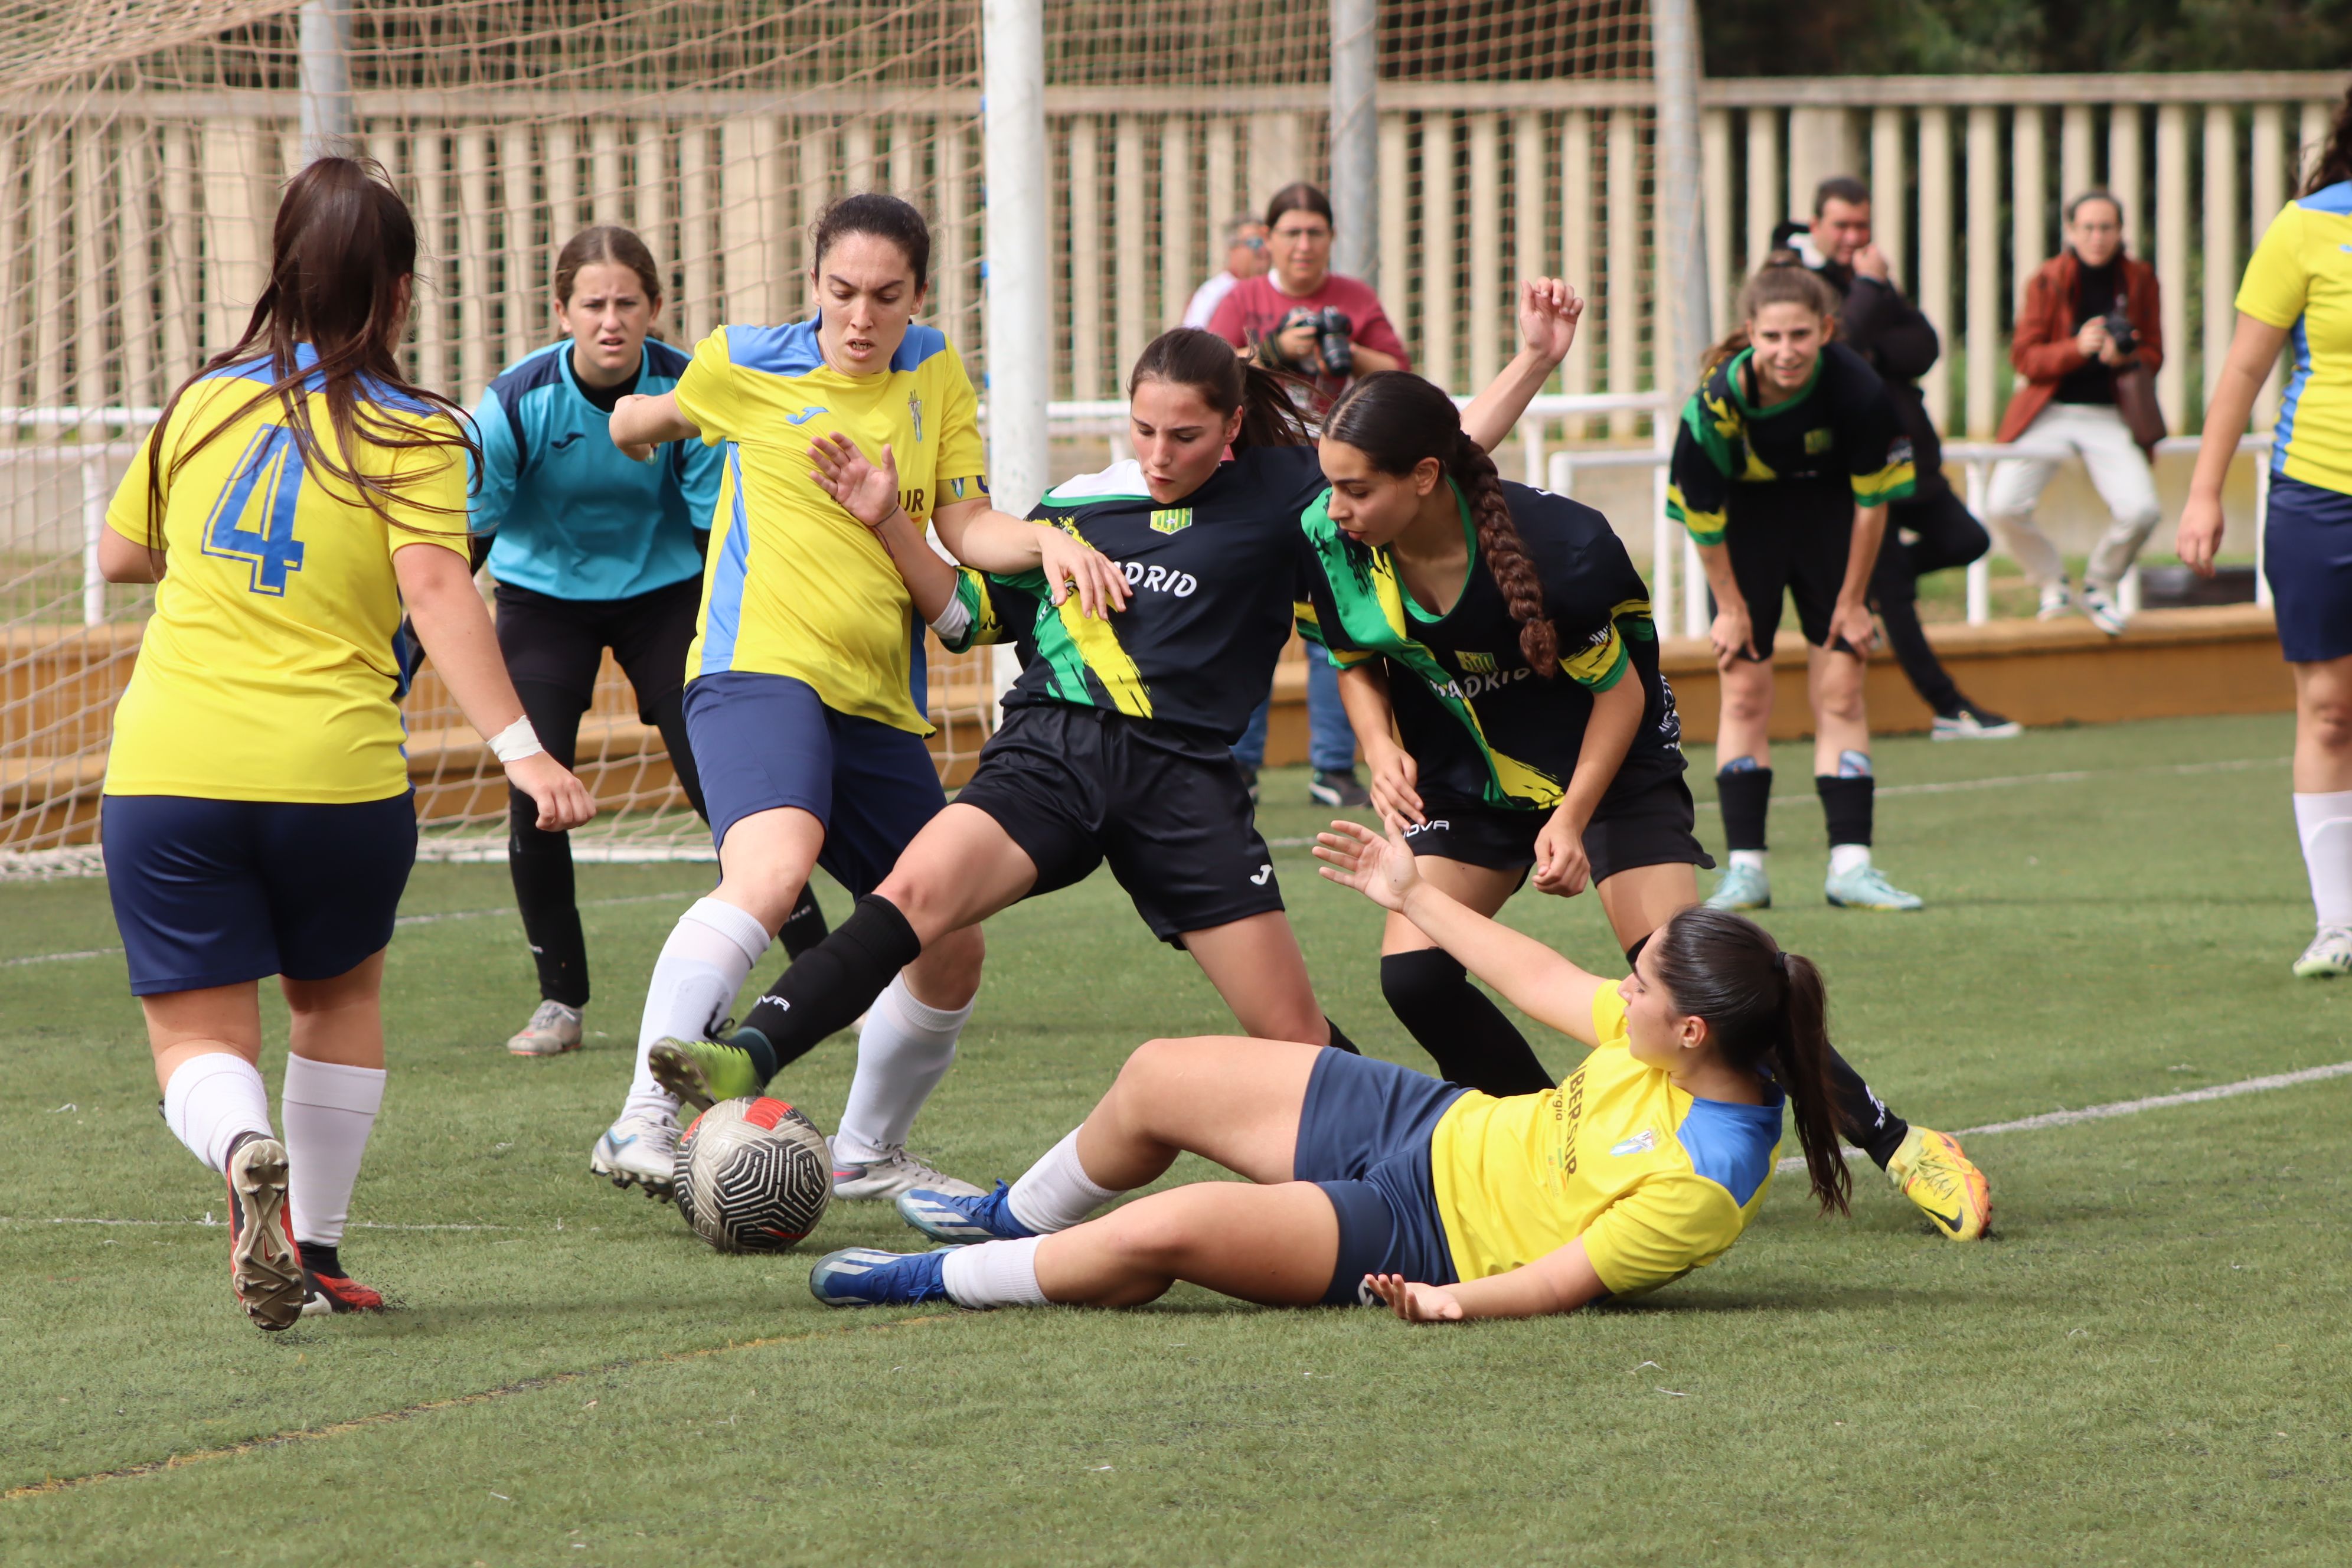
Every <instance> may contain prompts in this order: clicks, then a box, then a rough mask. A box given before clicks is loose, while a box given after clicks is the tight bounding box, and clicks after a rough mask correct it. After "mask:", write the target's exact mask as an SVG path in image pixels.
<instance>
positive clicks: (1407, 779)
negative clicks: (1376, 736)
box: [1364, 742, 1428, 827]
mask: <svg viewBox="0 0 2352 1568" xmlns="http://www.w3.org/2000/svg"><path fill="white" fill-rule="evenodd" d="M1364 762H1365V763H1366V765H1367V768H1368V769H1369V771H1370V773H1371V775H1372V782H1371V786H1370V789H1371V796H1372V809H1373V810H1374V811H1377V812H1379V813H1380V814H1381V820H1382V821H1383V822H1385V821H1388V820H1389V819H1390V818H1391V817H1394V818H1398V819H1401V820H1402V821H1405V822H1409V823H1411V824H1412V826H1415V827H1418V826H1421V825H1422V824H1423V822H1425V821H1427V820H1428V819H1427V818H1426V817H1424V816H1422V815H1421V791H1420V788H1419V787H1418V786H1419V785H1420V784H1421V764H1420V763H1416V762H1414V761H1413V760H1412V752H1408V751H1406V750H1405V749H1404V748H1403V747H1402V746H1400V745H1397V744H1395V743H1394V742H1390V743H1389V744H1386V745H1384V746H1382V747H1381V748H1380V749H1379V750H1378V751H1367V752H1365V753H1364Z"/></svg>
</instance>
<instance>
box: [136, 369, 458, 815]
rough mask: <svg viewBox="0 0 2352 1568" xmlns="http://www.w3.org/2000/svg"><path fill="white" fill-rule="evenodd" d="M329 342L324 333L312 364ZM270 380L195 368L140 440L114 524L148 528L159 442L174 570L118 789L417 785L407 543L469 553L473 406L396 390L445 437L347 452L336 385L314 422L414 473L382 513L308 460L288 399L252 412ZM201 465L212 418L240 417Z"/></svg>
mask: <svg viewBox="0 0 2352 1568" xmlns="http://www.w3.org/2000/svg"><path fill="white" fill-rule="evenodd" d="M316 358H317V356H316V354H315V353H313V352H312V351H311V350H310V347H309V346H308V345H304V346H303V347H302V349H301V350H300V362H299V363H302V364H305V365H308V364H310V363H314V362H315V360H316ZM273 379H275V376H274V373H273V371H272V369H271V367H270V365H269V363H268V361H267V360H263V361H257V362H254V363H245V364H236V365H229V366H226V367H224V368H222V369H220V370H216V371H214V372H212V373H211V374H208V375H205V377H203V378H202V379H200V380H198V381H197V382H195V383H194V384H192V385H191V386H189V388H188V389H187V391H186V392H185V394H184V395H182V396H181V398H180V401H179V404H178V405H177V406H176V407H175V408H173V411H172V418H171V422H170V424H169V425H167V426H165V427H164V429H163V432H162V435H161V437H160V439H159V440H157V441H155V442H152V443H150V442H142V443H141V444H140V447H139V452H138V455H137V456H136V457H135V458H133V459H132V461H131V471H130V472H129V473H128V474H126V475H125V476H124V477H123V480H122V484H121V488H120V489H117V490H116V491H115V494H114V500H113V503H112V504H111V505H110V507H109V508H108V509H107V514H106V521H107V525H108V526H109V527H110V528H111V529H113V530H114V531H115V532H117V533H119V534H121V535H122V536H123V537H124V538H126V539H130V540H132V541H135V542H140V543H146V542H148V541H149V539H150V538H151V533H150V531H149V527H148V517H149V495H150V491H149V482H150V473H151V463H152V462H153V461H154V460H155V458H156V457H157V456H158V455H160V458H161V461H162V463H163V482H162V496H163V501H162V507H163V510H162V522H163V529H162V534H163V545H164V551H165V562H166V571H165V574H164V577H163V582H161V583H160V584H157V585H156V589H155V614H154V616H153V618H152V619H151V620H150V621H149V622H148V623H147V630H146V635H145V638H144V640H143V641H142V644H141V646H140V649H139V662H138V665H137V667H136V668H134V669H133V670H132V671H131V684H130V686H129V688H128V689H126V690H125V691H124V692H123V695H122V701H121V704H120V705H119V706H118V707H117V708H116V709H115V712H114V739H113V745H112V749H111V750H110V752H109V753H108V756H107V766H106V793H107V794H109V795H193V796H196V797H198V798H202V799H209V800H257V801H299V802H312V803H323V804H350V803H354V802H361V801H372V800H382V799H384V798H386V797H388V796H391V795H399V794H401V793H403V792H404V791H405V790H406V789H407V788H408V763H407V760H406V758H405V756H404V754H403V752H402V745H403V742H404V740H405V738H406V737H405V733H404V731H403V729H402V727H401V721H400V710H399V707H398V702H399V699H400V696H401V693H402V691H403V690H404V685H405V682H404V676H403V661H402V658H401V650H400V649H399V647H397V646H396V644H397V639H398V637H399V633H400V616H401V609H400V587H399V583H398V581H397V579H396V578H395V577H394V575H393V569H392V557H393V552H394V551H397V550H403V549H405V548H407V547H409V546H411V545H430V546H433V547H436V548H445V549H448V550H452V551H455V552H457V555H458V557H459V559H461V560H462V559H464V558H465V555H466V459H465V452H464V448H463V447H460V446H458V445H457V444H456V439H457V424H456V421H455V420H453V419H452V418H450V417H449V416H447V415H446V414H444V413H442V412H440V411H439V410H437V409H435V408H433V407H432V406H430V405H425V404H423V403H418V402H415V401H413V400H411V399H408V398H406V397H404V396H400V395H395V394H392V393H390V392H388V391H387V392H383V393H380V394H378V395H374V396H373V397H371V398H369V400H368V404H369V405H368V407H367V408H366V409H365V410H363V411H362V435H364V431H365V426H366V423H367V422H368V421H370V420H373V421H376V422H379V423H391V424H394V425H398V426H407V427H410V428H413V429H416V430H419V431H422V432H427V433H430V434H433V435H436V436H440V437H446V438H447V439H448V440H449V442H450V444H449V445H446V446H429V447H414V448H406V449H403V448H396V447H377V446H368V445H364V444H363V445H362V447H361V449H360V451H359V452H358V454H357V455H356V458H353V456H352V454H348V453H345V452H343V451H342V450H341V446H340V443H339V441H338V439H337V437H336V435H335V431H334V426H333V425H332V423H331V420H330V419H329V417H328V414H327V400H326V396H325V394H324V392H323V391H322V390H320V387H319V385H318V384H317V378H315V377H314V378H313V385H312V386H311V388H310V390H309V391H308V393H307V395H308V397H309V398H310V410H309V412H310V423H311V428H312V430H313V431H314V432H316V435H317V438H318V440H319V443H320V445H321V446H322V447H325V448H326V450H327V452H328V454H329V455H330V456H331V458H333V460H334V461H335V462H336V463H337V464H338V465H339V466H341V467H344V468H357V469H358V471H360V472H362V473H366V474H369V475H372V476H386V477H389V476H395V475H397V476H415V477H413V478H407V479H404V480H403V482H402V484H401V488H400V489H399V490H398V492H397V495H398V499H397V500H394V502H393V503H392V505H391V508H390V510H391V512H392V515H393V518H394V521H395V522H396V523H397V525H398V526H394V525H392V524H387V523H386V522H385V521H383V519H382V518H380V517H378V516H377V515H376V514H375V513H374V512H373V510H370V509H369V508H368V506H367V505H366V504H365V502H363V501H362V500H361V499H360V498H359V497H358V496H357V495H355V494H352V493H351V492H350V487H349V486H347V485H345V484H343V483H341V482H340V481H338V480H335V479H331V478H329V477H327V476H324V475H321V474H317V473H312V472H310V471H308V466H307V465H306V464H305V463H304V461H303V459H302V453H301V449H300V448H299V447H298V446H297V445H296V444H295V440H294V433H293V431H292V430H291V429H289V427H288V426H286V424H285V423H284V419H285V411H284V408H283V406H282V405H280V404H278V402H277V401H276V400H267V401H264V402H263V403H261V404H260V405H259V406H257V407H254V408H250V409H247V410H246V411H244V412H242V413H239V412H238V410H239V408H240V407H241V406H242V405H245V404H247V403H249V402H252V401H253V399H254V397H255V395H257V393H258V392H259V391H260V390H261V389H262V388H263V387H264V386H267V385H268V384H269V383H270V382H271V381H272V380H273ZM224 424H225V427H224V428H222V429H220V430H219V432H218V434H216V435H215V436H214V437H212V439H211V441H210V442H209V443H207V444H206V445H205V447H204V448H203V450H201V451H199V452H196V453H194V456H192V457H190V458H188V460H187V462H186V463H185V465H184V466H180V467H178V471H177V472H174V471H173V468H174V466H175V463H176V460H177V458H178V457H179V455H180V454H181V453H184V452H186V451H187V450H188V449H189V448H190V447H192V446H194V443H195V441H196V440H197V439H198V438H200V437H202V436H203V435H204V434H205V432H206V431H208V430H211V429H213V428H214V427H215V426H224Z"/></svg>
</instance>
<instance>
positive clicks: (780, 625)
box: [677, 318, 988, 735]
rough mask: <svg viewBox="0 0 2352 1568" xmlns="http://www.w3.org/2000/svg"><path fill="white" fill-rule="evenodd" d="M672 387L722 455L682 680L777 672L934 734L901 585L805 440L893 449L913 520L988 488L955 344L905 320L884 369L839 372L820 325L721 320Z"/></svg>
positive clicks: (976, 407)
mask: <svg viewBox="0 0 2352 1568" xmlns="http://www.w3.org/2000/svg"><path fill="white" fill-rule="evenodd" d="M677 406H678V409H679V411H680V412H681V413H683V414H684V415H685V416H687V417H688V418H689V419H691V420H693V421H694V423H695V424H696V425H697V426H700V427H701V430H702V438H703V440H704V441H705V442H707V443H709V444H712V445H717V444H719V443H721V442H723V443H725V444H726V448H727V450H726V458H725V465H724V468H723V469H722V472H721V474H720V478H719V509H718V515H717V516H716V517H715V518H713V519H712V520H711V521H712V527H713V529H714V531H716V532H717V534H718V537H717V538H715V539H713V540H712V542H711V547H710V552H709V560H708V561H707V562H706V563H705V564H704V567H703V576H702V610H701V616H700V619H699V621H698V624H697V626H696V630H695V638H694V645H693V647H690V648H689V649H688V652H687V659H686V671H687V679H689V680H691V679H695V678H696V677H698V676H703V675H714V674H717V673H718V672H719V671H720V670H728V669H741V670H752V671H757V672H760V673H763V674H768V675H786V676H790V677H792V678H793V679H795V680H802V681H805V682H807V683H808V685H809V687H810V688H811V689H814V691H815V692H816V694H817V697H818V699H819V700H821V701H823V702H824V705H825V706H826V707H828V708H830V709H832V710H834V711H835V712H836V713H848V714H855V715H856V716H857V717H859V718H862V719H872V720H875V721H877V722H880V723H884V724H887V725H889V726H890V727H891V728H893V729H897V730H907V731H912V732H913V733H915V734H918V735H928V734H929V733H930V732H931V726H930V721H929V720H928V719H927V718H925V717H924V711H923V707H924V705H923V701H922V698H921V695H920V693H921V689H922V677H923V670H922V658H923V651H922V650H923V639H922V630H923V628H922V624H921V621H920V618H919V616H917V615H916V614H915V607H914V601H913V599H912V598H911V597H909V595H908V592H907V584H906V581H905V579H903V578H901V577H900V576H899V575H898V568H897V567H896V566H894V565H892V564H891V563H890V552H888V551H887V550H885V549H884V548H883V547H882V542H881V541H879V540H877V539H876V538H875V537H874V533H873V531H872V530H870V529H868V528H866V526H865V525H864V524H863V523H861V522H859V521H857V520H856V518H854V517H852V516H850V515H849V513H848V512H847V511H845V510H843V508H842V506H841V503H840V502H838V501H836V500H834V499H833V497H831V496H830V495H827V494H826V493H825V492H824V489H821V488H819V486H818V485H817V483H816V480H815V479H814V477H813V465H812V464H811V463H810V461H809V455H808V449H809V447H810V445H811V444H812V443H813V442H814V441H815V440H816V438H817V437H820V436H829V435H834V434H840V435H845V436H847V437H849V438H850V439H851V440H852V441H854V442H856V444H857V448H858V450H859V451H861V452H863V453H865V454H866V458H867V460H868V461H871V462H876V463H878V462H880V461H881V458H882V447H883V444H884V443H885V442H887V443H888V444H889V447H890V451H891V455H892V457H894V458H896V459H897V461H898V487H899V490H898V499H899V500H900V502H901V504H903V505H904V506H905V507H906V509H907V515H908V517H911V518H913V519H914V520H915V524H916V526H917V527H921V526H922V525H923V524H924V523H925V522H926V521H929V518H930V515H931V511H932V510H933V509H934V508H935V507H937V506H939V505H940V503H941V502H942V500H944V501H946V502H947V503H949V504H953V503H954V502H956V501H959V500H973V499H975V498H978V497H981V496H984V495H986V494H987V493H988V489H987V481H986V479H984V478H983V476H984V475H985V473H986V472H987V463H986V452H985V448H984V447H982V444H981V438H980V402H979V399H978V397H976V396H975V395H973V393H972V389H971V380H970V379H969V378H968V377H967V376H966V375H965V374H964V369H963V361H962V360H961V359H960V358H958V357H957V354H956V352H955V349H954V347H953V345H951V344H950V342H948V341H947V338H946V337H945V336H944V335H943V334H942V333H941V332H940V331H939V329H938V328H936V327H925V326H911V327H908V329H907V339H906V342H903V343H901V344H899V346H898V353H896V354H895V355H893V356H892V358H891V361H890V368H889V369H888V370H887V371H882V372H880V373H878V374H873V375H844V374H842V373H841V372H839V371H836V370H835V369H833V368H832V367H831V366H830V365H828V364H826V363H824V355H823V354H822V353H820V352H819V351H818V349H817V321H816V319H815V318H811V319H810V320H808V321H798V322H794V323H793V324H792V325H790V326H782V327H721V328H719V330H718V331H715V332H713V333H711V334H710V335H709V337H707V338H705V339H703V340H702V342H699V343H698V344H697V345H696V346H695V350H694V360H693V363H690V364H688V366H687V368H686V374H684V375H683V376H681V377H680V378H679V379H678V384H677Z"/></svg>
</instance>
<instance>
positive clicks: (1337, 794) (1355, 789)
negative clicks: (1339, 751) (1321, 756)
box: [1307, 768, 1372, 811]
mask: <svg viewBox="0 0 2352 1568" xmlns="http://www.w3.org/2000/svg"><path fill="white" fill-rule="evenodd" d="M1307 799H1309V800H1311V801H1313V802H1314V803H1315V804H1316V805H1329V806H1337V807H1339V809H1340V810H1343V811H1356V810H1360V809H1361V808H1362V807H1364V806H1368V805H1371V804H1372V792H1371V791H1370V790H1368V789H1366V788H1365V787H1364V785H1363V783H1362V781H1361V780H1360V779H1358V778H1357V777H1356V770H1355V769H1353V768H1349V769H1348V770H1346V771H1345V772H1344V773H1339V772H1330V771H1328V770H1327V771H1325V772H1323V773H1317V774H1316V775H1315V777H1314V778H1313V779H1311V780H1310V781H1308V783H1307Z"/></svg>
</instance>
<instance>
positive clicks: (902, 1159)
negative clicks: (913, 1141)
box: [824, 1138, 988, 1201]
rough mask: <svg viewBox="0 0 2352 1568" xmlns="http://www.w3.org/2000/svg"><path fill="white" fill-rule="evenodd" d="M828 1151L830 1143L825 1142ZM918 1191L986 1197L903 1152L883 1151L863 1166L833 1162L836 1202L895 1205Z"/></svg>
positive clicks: (972, 1187)
mask: <svg viewBox="0 0 2352 1568" xmlns="http://www.w3.org/2000/svg"><path fill="white" fill-rule="evenodd" d="M824 1146H825V1147H826V1148H827V1149H831V1148H832V1147H833V1140H832V1139H830V1138H828V1139H826V1140H825V1141H824ZM917 1187H924V1188H928V1189H929V1191H931V1192H935V1193H952V1194H954V1195H956V1196H957V1197H960V1198H979V1197H985V1196H987V1195H988V1194H985V1193H983V1192H982V1191H981V1190H980V1189H979V1188H978V1187H975V1186H973V1185H972V1184H971V1183H970V1182H959V1181H957V1180H956V1179H955V1178H954V1177H953V1176H950V1175H949V1174H948V1173H945V1172H944V1171H941V1170H940V1169H939V1167H937V1166H936V1165H932V1164H929V1163H925V1162H924V1161H922V1160H919V1159H918V1158H916V1157H915V1156H914V1155H912V1154H909V1153H908V1152H907V1151H906V1150H905V1149H903V1148H898V1149H886V1150H884V1151H883V1153H882V1157H881V1158H880V1159H878V1160H868V1161H866V1162H865V1163H862V1164H859V1163H844V1162H843V1160H842V1159H841V1157H840V1156H839V1155H835V1157H834V1162H833V1195H834V1196H835V1197H837V1198H882V1199H888V1200H893V1201H895V1200H896V1199H897V1198H898V1194H901V1193H911V1192H913V1191H914V1190H915V1189H916V1188H917Z"/></svg>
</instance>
